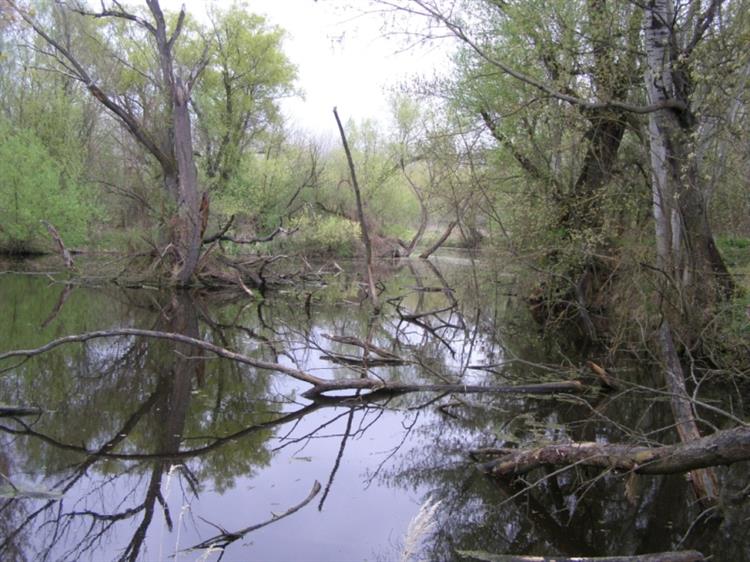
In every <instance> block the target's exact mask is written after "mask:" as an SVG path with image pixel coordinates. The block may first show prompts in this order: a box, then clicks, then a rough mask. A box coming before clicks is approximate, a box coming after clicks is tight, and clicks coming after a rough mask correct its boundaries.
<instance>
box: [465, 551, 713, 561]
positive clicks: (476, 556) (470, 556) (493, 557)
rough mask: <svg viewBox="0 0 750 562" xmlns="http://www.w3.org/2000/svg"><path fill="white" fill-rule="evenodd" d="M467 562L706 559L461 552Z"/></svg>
mask: <svg viewBox="0 0 750 562" xmlns="http://www.w3.org/2000/svg"><path fill="white" fill-rule="evenodd" d="M459 554H460V555H461V556H462V557H463V558H465V559H467V560H482V561H484V562H702V561H703V560H706V558H705V557H704V556H703V554H701V553H700V552H698V551H696V550H683V551H678V552H656V553H653V554H636V555H634V556H601V557H599V556H596V557H579V556H575V557H572V558H571V557H568V556H520V555H514V554H487V553H484V552H472V551H459Z"/></svg>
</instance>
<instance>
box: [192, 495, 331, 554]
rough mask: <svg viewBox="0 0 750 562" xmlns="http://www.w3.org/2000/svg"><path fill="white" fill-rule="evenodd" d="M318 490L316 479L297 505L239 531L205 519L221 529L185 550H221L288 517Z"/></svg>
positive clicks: (308, 501) (311, 498) (309, 500)
mask: <svg viewBox="0 0 750 562" xmlns="http://www.w3.org/2000/svg"><path fill="white" fill-rule="evenodd" d="M318 492H320V482H318V481H317V480H316V481H315V483H314V484H313V487H312V489H311V490H310V493H309V494H308V496H307V497H306V498H305V499H304V500H302V501H301V502H300V503H298V504H297V505H295V506H293V507H290V508H289V509H287V510H286V511H285V512H284V513H282V514H280V515H276V514H274V515H273V517H271V519H269V520H267V521H264V522H263V523H258V524H256V525H251V526H250V527H245V528H244V529H241V530H239V531H234V532H230V531H226V530H225V529H222V528H221V527H218V526H217V525H214V524H213V523H209V522H208V521H206V523H209V525H212V526H213V527H216V528H217V529H218V530H219V531H221V533H219V534H218V535H216V536H214V537H211V538H210V539H206V540H205V541H203V542H201V543H199V544H196V545H195V546H191V547H190V548H189V549H187V550H210V549H218V550H221V551H223V550H224V549H225V548H226V547H227V546H229V545H230V544H232V543H233V542H235V541H238V540H240V539H242V538H243V537H245V535H247V534H249V533H252V532H253V531H257V530H258V529H262V528H263V527H266V526H268V525H270V524H271V523H276V522H277V521H280V520H281V519H284V518H285V517H289V516H290V515H292V514H293V513H296V512H297V511H299V510H300V509H302V508H303V507H305V506H306V505H307V504H308V503H310V502H311V501H312V500H313V498H314V497H315V496H317V495H318ZM204 521H205V519H204ZM220 559H221V557H220Z"/></svg>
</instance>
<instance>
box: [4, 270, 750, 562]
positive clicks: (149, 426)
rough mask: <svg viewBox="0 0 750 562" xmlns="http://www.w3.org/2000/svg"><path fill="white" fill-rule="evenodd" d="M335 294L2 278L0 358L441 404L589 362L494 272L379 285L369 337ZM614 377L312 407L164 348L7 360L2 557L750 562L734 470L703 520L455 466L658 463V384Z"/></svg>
mask: <svg viewBox="0 0 750 562" xmlns="http://www.w3.org/2000/svg"><path fill="white" fill-rule="evenodd" d="M6 269H7V268H6ZM329 273H330V274H329V275H327V276H326V277H325V282H322V281H320V279H318V278H313V279H311V280H309V281H308V282H307V283H306V284H304V285H297V286H295V287H291V286H290V287H289V289H288V290H283V289H282V290H275V291H273V292H269V293H267V294H265V295H262V296H261V295H257V296H256V298H254V299H253V298H250V297H248V296H247V295H244V294H240V295H238V294H220V293H200V292H197V293H194V294H184V293H181V294H176V293H167V292H162V291H159V290H156V289H149V288H145V289H138V290H134V289H119V288H117V287H113V286H111V285H104V286H101V287H88V288H84V287H82V286H74V285H66V284H65V283H64V282H62V281H59V280H56V279H55V278H54V277H50V276H47V275H40V274H34V275H29V274H13V273H5V274H2V275H0V314H1V316H2V323H1V324H0V353H1V352H3V351H7V350H10V349H21V348H33V347H37V346H40V345H43V344H45V343H46V342H48V341H51V340H54V339H55V338H59V337H62V336H65V335H68V334H78V333H84V332H89V331H93V330H115V329H118V328H140V329H147V330H158V331H163V332H170V333H178V334H183V335H187V336H191V337H194V338H200V339H202V340H205V341H208V342H211V343H213V344H215V345H218V346H221V347H223V348H226V349H230V350H233V351H236V352H238V353H242V354H244V355H247V356H249V357H252V358H254V359H258V360H261V359H262V360H264V361H266V362H273V363H280V364H282V365H285V366H290V367H295V368H298V369H300V370H303V371H305V372H307V373H310V374H312V375H315V376H317V377H321V378H325V379H342V378H358V377H361V376H363V374H364V371H363V369H364V367H363V357H364V362H365V364H366V366H367V368H368V374H369V376H371V377H379V378H381V379H382V380H384V381H391V382H393V381H398V382H403V383H414V384H422V383H423V384H433V385H434V384H443V383H457V384H467V385H468V384H471V385H477V384H487V385H508V384H527V383H537V382H545V381H559V380H566V379H571V378H576V377H578V376H580V375H581V374H582V372H583V371H582V367H581V366H582V365H583V363H584V361H585V360H586V359H596V360H598V361H599V360H602V359H601V358H600V357H598V356H597V355H596V353H597V351H596V350H592V349H582V348H580V347H578V346H577V344H576V343H575V338H566V341H559V339H558V340H555V339H551V338H548V337H546V338H545V337H542V335H541V334H540V331H539V328H538V327H537V326H536V325H535V324H534V323H533V322H532V321H531V320H530V319H529V318H528V317H527V312H526V307H525V305H524V304H523V302H521V301H520V300H518V299H516V298H515V296H514V294H515V291H516V288H515V286H514V279H513V277H512V276H510V275H507V274H505V273H502V272H497V271H496V268H490V267H481V268H480V267H476V266H475V265H474V264H472V263H471V262H470V261H467V260H456V259H450V260H444V261H442V262H441V261H440V260H436V263H435V264H434V265H433V264H428V263H424V262H419V263H415V262H412V263H409V262H404V263H401V264H399V265H395V266H393V267H391V268H390V269H389V271H387V272H385V271H383V272H381V279H382V288H383V291H384V292H383V294H382V295H381V298H382V300H383V301H384V302H385V303H386V304H385V305H384V309H383V312H382V314H380V315H379V316H377V317H373V316H371V314H370V311H369V307H367V306H362V305H361V298H362V295H361V293H360V286H359V284H358V283H357V276H356V274H354V273H351V274H350V273H347V272H346V271H340V270H339V269H337V268H329ZM363 345H367V346H369V349H370V351H369V352H367V353H365V352H364V351H363V349H364V347H363ZM373 350H376V351H373ZM378 350H379V351H378ZM389 356H390V362H388V361H385V362H384V363H385V364H383V365H381V364H380V363H378V361H377V359H379V358H381V359H382V358H383V357H389ZM394 358H395V359H394ZM618 367H619V371H618V374H619V375H620V376H622V377H626V378H629V379H630V380H632V381H633V382H637V383H638V386H634V387H633V388H629V389H628V390H627V391H626V392H623V393H619V394H615V395H613V394H611V393H610V394H603V393H602V392H600V391H598V390H597V389H592V391H591V392H589V393H587V394H584V395H582V396H580V395H579V396H560V397H554V398H553V397H531V396H516V395H496V394H481V393H480V394H477V393H474V394H463V393H435V392H415V393H409V394H404V395H398V396H390V397H380V398H378V399H377V400H371V399H369V398H368V396H367V392H356V391H346V392H338V393H335V394H334V395H333V396H330V395H329V397H328V398H327V399H319V400H309V399H307V398H305V397H304V396H303V395H302V394H303V393H304V392H305V391H306V390H308V389H309V388H310V387H309V385H307V384H306V383H303V382H300V381H298V380H295V379H292V378H290V377H288V376H286V375H283V374H279V373H275V372H272V371H271V372H269V371H266V370H259V369H256V368H254V367H251V366H247V365H241V364H238V363H233V362H230V361H228V360H225V359H218V358H216V357H215V356H213V355H212V354H211V353H208V352H206V351H203V350H201V349H198V348H195V347H191V346H189V345H186V344H183V343H176V342H171V341H163V340H153V339H144V338H135V337H132V336H118V337H108V338H99V339H92V340H89V341H88V342H86V343H74V344H69V345H64V346H61V347H58V348H56V349H54V350H53V351H50V352H49V353H46V354H43V355H40V356H37V357H34V358H32V359H29V360H27V361H20V360H18V359H13V360H7V361H5V362H3V363H2V364H1V365H0V369H2V370H3V372H2V374H0V404H4V405H13V406H25V407H34V408H38V409H39V412H38V413H36V414H34V415H29V416H22V417H12V416H5V417H0V475H1V476H0V559H2V560H4V561H15V560H29V561H32V560H33V561H36V560H49V561H62V560H71V561H74V560H75V561H77V560H97V561H98V560H120V559H122V560H183V561H195V560H217V559H218V558H219V557H220V556H221V555H222V554H223V558H222V559H223V560H228V561H242V560H261V561H266V560H268V561H285V560H299V561H349V560H352V561H360V560H362V561H364V560H367V561H391V560H394V561H396V560H403V561H407V560H409V561H417V560H474V559H481V557H482V556H483V555H475V556H479V557H480V558H476V557H472V556H471V555H470V554H468V552H469V551H471V552H485V553H488V552H489V553H496V554H506V553H507V554H535V555H552V554H557V555H564V556H597V555H598V556H602V555H625V554H637V553H644V552H658V551H667V550H673V549H692V548H694V549H698V550H701V551H702V552H703V553H704V554H706V555H711V554H712V555H713V556H714V558H713V559H714V560H737V561H742V560H750V555H748V551H750V539H748V533H747V532H746V528H747V524H748V517H750V509H748V501H747V500H746V495H747V494H744V495H743V494H742V493H741V491H742V490H743V488H744V487H745V486H747V485H748V474H747V473H748V470H747V468H748V467H747V464H744V463H743V464H739V465H735V466H733V467H731V468H728V469H721V470H720V477H721V478H722V481H723V484H724V486H723V488H724V490H725V495H726V498H727V499H726V501H725V502H723V503H722V505H720V506H717V507H715V508H712V509H711V510H709V511H708V512H705V511H704V509H703V508H702V507H701V506H700V505H698V504H696V503H695V502H694V501H693V499H692V498H691V496H690V490H689V487H688V486H687V484H686V482H685V479H684V477H682V476H675V477H637V478H631V477H625V476H622V475H618V474H612V473H606V472H605V473H602V472H598V471H594V470H583V469H579V470H570V471H561V472H559V473H554V474H553V473H552V471H549V472H548V473H543V472H539V473H532V474H530V475H527V477H526V481H524V482H499V481H495V480H492V479H489V478H488V477H486V476H484V475H482V474H481V473H480V472H479V471H478V470H477V468H476V465H475V463H474V462H473V461H472V460H471V457H470V456H469V452H470V451H472V450H475V449H478V448H482V447H497V446H523V445H526V444H530V443H539V442H544V443H549V442H554V441H560V442H565V441H569V440H598V441H604V442H606V441H622V440H626V439H628V440H633V439H634V438H637V439H638V440H647V441H650V442H656V441H661V442H672V441H674V439H675V437H674V436H673V435H672V428H671V422H670V412H669V407H668V404H667V403H665V401H664V399H663V396H660V395H655V396H652V395H651V394H650V393H649V392H648V391H647V387H659V386H660V385H661V382H660V379H659V375H658V373H657V372H654V371H655V370H654V369H651V368H650V367H648V366H643V365H633V364H632V363H628V364H626V363H621V364H619V365H618ZM736 392H738V393H740V394H741V390H740V389H736ZM724 397H725V398H726V396H724ZM741 398H742V396H734V397H732V398H731V400H733V404H735V405H736V404H737V403H738V399H739V400H741ZM740 403H741V404H742V403H744V402H740ZM735 407H736V406H735ZM741 407H744V406H741ZM735 413H736V414H737V415H743V412H735ZM316 483H318V484H317V485H316ZM196 546H198V547H200V548H198V549H194V548H192V547H196ZM219 547H224V549H223V551H222V550H221V549H220V548H219ZM485 559H486V558H485Z"/></svg>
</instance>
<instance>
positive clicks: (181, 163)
mask: <svg viewBox="0 0 750 562" xmlns="http://www.w3.org/2000/svg"><path fill="white" fill-rule="evenodd" d="M173 88H174V90H173V100H174V107H173V110H172V115H173V118H174V152H175V160H176V162H177V173H178V178H179V180H178V199H177V217H178V225H177V226H178V228H177V229H176V233H175V234H176V239H175V246H176V247H177V248H178V251H179V253H180V258H181V262H180V263H179V264H178V269H177V272H176V273H175V280H176V282H177V284H178V285H180V286H185V285H188V284H189V283H190V280H191V278H192V277H193V273H194V272H195V268H196V265H197V264H198V258H199V257H200V248H201V242H202V240H201V230H202V228H201V226H202V221H201V217H200V196H199V189H198V171H197V170H196V167H195V160H194V157H193V139H192V131H191V128H190V111H189V108H188V100H189V96H190V94H189V93H188V92H187V88H186V87H185V85H184V84H183V83H182V81H181V80H180V79H179V78H178V79H177V80H176V81H175V84H174V86H173Z"/></svg>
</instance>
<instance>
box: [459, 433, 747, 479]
mask: <svg viewBox="0 0 750 562" xmlns="http://www.w3.org/2000/svg"><path fill="white" fill-rule="evenodd" d="M472 456H473V457H474V458H475V459H480V458H484V459H485V462H483V463H481V464H480V465H479V468H480V469H481V470H482V471H483V472H485V473H487V474H492V475H494V476H499V477H510V476H517V475H521V474H525V473H527V472H530V471H532V470H534V469H535V468H539V467H544V466H560V467H564V466H569V467H571V468H573V467H579V466H591V467H597V468H603V469H608V470H618V471H626V472H635V473H637V474H678V473H683V472H690V471H693V470H696V469H699V468H706V467H710V466H718V465H727V464H733V463H736V462H741V461H747V460H750V426H747V425H742V426H739V427H735V428H732V429H726V430H723V431H717V432H716V433H714V434H712V435H709V436H707V437H703V438H701V439H696V440H693V441H690V442H687V443H678V444H675V445H664V446H662V447H644V446H636V445H628V444H623V443H593V442H584V443H559V444H554V445H545V446H543V447H537V448H534V449H520V450H519V449H482V450H477V451H473V452H472ZM487 457H495V458H492V459H491V460H486V459H487Z"/></svg>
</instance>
